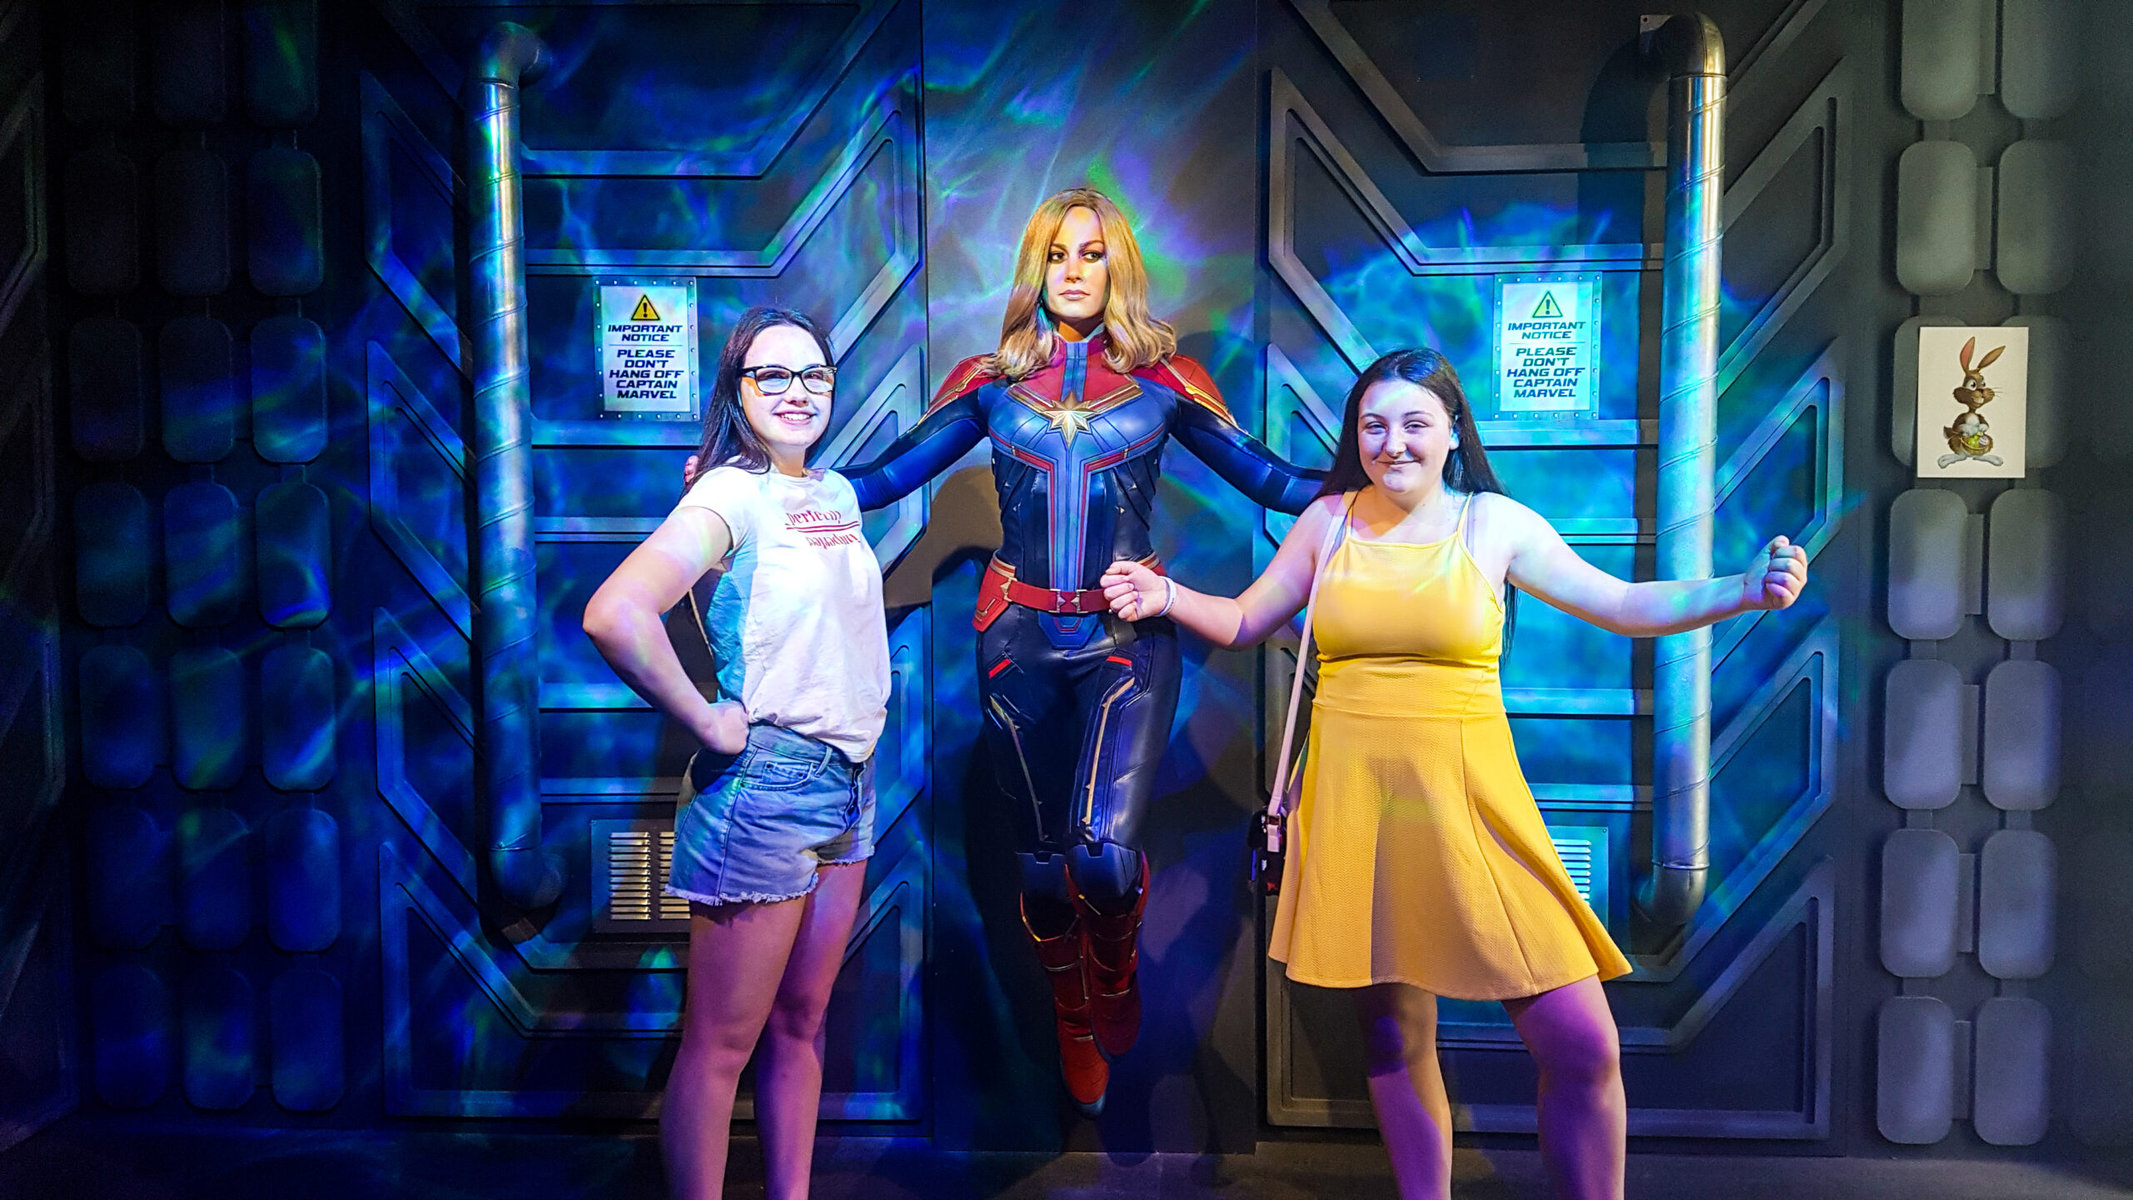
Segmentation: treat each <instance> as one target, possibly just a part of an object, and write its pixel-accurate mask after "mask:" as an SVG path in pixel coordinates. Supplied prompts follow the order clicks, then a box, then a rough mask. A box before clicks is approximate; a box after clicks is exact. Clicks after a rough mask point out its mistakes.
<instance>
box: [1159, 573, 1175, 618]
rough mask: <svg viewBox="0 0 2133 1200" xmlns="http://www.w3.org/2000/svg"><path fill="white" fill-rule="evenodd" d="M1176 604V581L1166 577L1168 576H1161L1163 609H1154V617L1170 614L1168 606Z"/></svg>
mask: <svg viewBox="0 0 2133 1200" xmlns="http://www.w3.org/2000/svg"><path fill="white" fill-rule="evenodd" d="M1177 602H1178V585H1177V581H1176V580H1174V579H1172V578H1171V577H1170V576H1168V575H1165V576H1163V607H1161V608H1159V609H1156V610H1155V615H1156V616H1158V617H1160V616H1164V615H1166V614H1167V613H1169V612H1170V606H1171V605H1173V604H1176V603H1177Z"/></svg>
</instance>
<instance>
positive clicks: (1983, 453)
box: [1939, 337, 2007, 470]
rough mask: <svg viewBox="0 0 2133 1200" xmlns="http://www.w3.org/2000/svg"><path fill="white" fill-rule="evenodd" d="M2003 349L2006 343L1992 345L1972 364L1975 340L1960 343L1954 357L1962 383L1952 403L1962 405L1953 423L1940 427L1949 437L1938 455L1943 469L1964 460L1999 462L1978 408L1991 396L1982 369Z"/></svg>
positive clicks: (1988, 400) (1990, 399)
mask: <svg viewBox="0 0 2133 1200" xmlns="http://www.w3.org/2000/svg"><path fill="white" fill-rule="evenodd" d="M2006 349H2007V347H2005V346H1994V347H1993V348H1992V349H1990V350H1987V351H1986V352H1985V357H1983V358H1981V359H1979V360H1978V362H1977V365H1976V366H1974V367H1973V366H1971V365H1970V355H1971V354H1972V353H1973V352H1975V351H1976V350H1977V339H1976V338H1974V337H1973V338H1971V339H1970V340H1969V341H1966V342H1964V343H1963V350H1962V353H1961V354H1958V355H1957V356H1956V361H1957V362H1959V363H1961V364H1962V368H1963V382H1962V386H1960V387H1958V388H1956V389H1955V402H1956V403H1957V404H1960V405H1962V406H1963V411H1962V412H1961V413H1960V414H1959V415H1958V416H1957V417H1956V418H1955V422H1954V423H1953V424H1951V425H1947V426H1945V427H1943V428H1942V430H1941V433H1942V435H1943V436H1945V437H1946V438H1947V439H1948V450H1949V453H1947V454H1943V455H1941V456H1940V460H1939V465H1940V467H1941V468H1942V469H1943V470H1945V469H1947V468H1948V467H1950V466H1952V465H1954V464H1956V463H1959V462H1963V461H1965V460H1966V459H1967V460H1970V461H1974V462H1982V463H1989V464H1991V465H1992V466H1995V467H1997V466H2000V465H2001V461H2000V457H1999V456H1998V455H1996V454H1994V453H1993V452H1992V426H1991V425H1990V424H1989V423H1987V422H1986V420H1985V417H1984V414H1983V413H1982V412H1980V411H1979V410H1980V409H1982V408H1984V407H1985V406H1986V405H1987V404H1989V403H1991V402H1992V397H1993V390H1992V388H1991V386H1990V385H1989V384H1987V383H1986V382H1985V368H1986V367H1989V366H1991V365H1992V364H1993V363H1995V362H1997V361H1998V360H1999V357H2000V355H2001V354H2002V353H2004V352H2005V351H2006Z"/></svg>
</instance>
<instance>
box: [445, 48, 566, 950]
mask: <svg viewBox="0 0 2133 1200" xmlns="http://www.w3.org/2000/svg"><path fill="white" fill-rule="evenodd" d="M547 65H548V50H547V47H545V46H543V45H542V44H541V40H540V39H539V38H538V37H535V36H534V34H533V31H532V30H529V29H527V28H526V27H525V26H523V25H518V24H514V23H513V22H510V21H503V22H499V23H498V24H497V26H496V27H495V28H493V29H491V30H490V31H489V33H488V35H487V36H486V37H484V38H482V40H481V48H480V49H479V50H477V51H476V52H475V58H474V63H473V66H472V69H471V70H469V71H468V72H467V82H466V90H465V92H464V94H463V95H462V97H461V99H462V101H463V102H464V104H465V107H466V111H467V120H468V129H467V159H468V162H467V168H468V169H467V185H468V198H467V209H468V218H469V221H470V224H471V230H470V234H469V237H468V256H467V265H468V274H469V277H470V279H471V281H472V291H471V296H470V299H471V303H472V308H471V315H470V319H471V321H472V325H473V332H472V336H471V337H470V338H469V339H468V353H469V361H470V362H471V363H472V364H473V368H474V445H473V458H474V509H475V516H476V523H477V532H476V542H475V550H476V552H475V567H474V574H475V603H476V605H477V607H476V611H475V616H474V653H475V657H476V659H477V661H478V662H479V664H480V680H481V743H480V757H481V780H482V785H483V792H484V793H485V794H486V796H487V799H488V803H489V869H490V873H491V874H492V875H494V876H495V878H496V885H497V887H498V889H499V890H501V891H502V892H503V894H504V896H505V897H506V898H508V899H509V900H511V901H512V902H513V903H515V904H518V905H520V906H522V907H525V908H543V907H546V906H547V905H549V904H552V903H554V902H555V899H556V897H557V896H558V895H560V894H561V893H562V890H563V862H562V859H561V857H560V856H558V855H555V854H549V853H544V852H543V851H542V849H541V789H540V758H541V755H540V748H541V739H540V661H539V658H538V657H537V655H536V651H535V640H534V639H535V617H536V613H537V606H536V592H535V588H534V574H533V566H534V557H533V457H532V451H531V448H530V445H529V441H528V432H529V429H530V426H531V424H532V414H531V402H530V394H529V390H528V388H527V382H526V362H527V348H526V255H525V245H524V242H525V217H524V211H523V209H522V207H521V196H520V189H519V175H518V160H519V141H518V89H519V84H520V83H522V82H523V83H530V82H532V81H533V80H535V79H537V78H539V77H540V75H541V72H542V71H543V70H545V69H546V68H547Z"/></svg>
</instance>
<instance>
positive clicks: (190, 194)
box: [155, 149, 230, 296]
mask: <svg viewBox="0 0 2133 1200" xmlns="http://www.w3.org/2000/svg"><path fill="white" fill-rule="evenodd" d="M155 221H156V279H157V281H158V282H159V283H161V284H162V285H163V290H164V291H166V292H169V293H170V294H171V295H173V296H217V295H220V294H222V293H223V292H224V291H227V290H228V289H229V286H230V171H229V167H228V166H226V165H225V164H224V163H223V161H222V160H221V159H220V158H218V157H216V156H215V155H214V154H213V153H212V152H210V151H207V150H193V149H187V150H173V151H171V152H170V153H168V154H166V155H164V156H163V157H162V158H160V159H157V160H156V211H155Z"/></svg>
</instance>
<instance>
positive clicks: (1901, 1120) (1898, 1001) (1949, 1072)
mask: <svg viewBox="0 0 2133 1200" xmlns="http://www.w3.org/2000/svg"><path fill="white" fill-rule="evenodd" d="M1874 1040H1875V1060H1876V1061H1875V1065H1874V1076H1875V1087H1874V1100H1875V1103H1874V1123H1875V1125H1876V1126H1878V1127H1879V1128H1880V1130H1881V1136H1883V1137H1885V1138H1887V1139H1889V1140H1890V1141H1892V1142H1901V1143H1903V1144H1905V1145H1911V1146H1929V1145H1931V1144H1933V1143H1934V1142H1937V1141H1939V1140H1941V1139H1942V1138H1944V1137H1947V1136H1948V1129H1949V1127H1950V1125H1952V1124H1953V1122H1954V1120H1955V1014H1954V1013H1952V1012H1950V1011H1949V1010H1948V1006H1947V1005H1945V1004H1943V1003H1941V1002H1940V1001H1939V1000H1936V999H1934V998H1933V997H1931V996H1893V997H1891V998H1889V999H1888V1000H1887V1001H1885V1002H1883V1004H1882V1006H1881V1019H1880V1021H1879V1028H1878V1029H1877V1030H1876V1036H1875V1039H1874Z"/></svg>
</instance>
